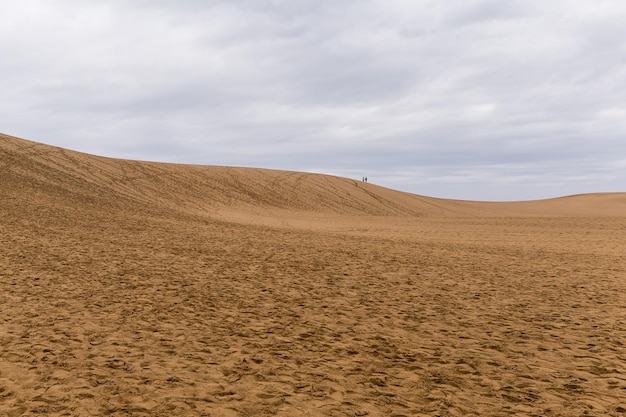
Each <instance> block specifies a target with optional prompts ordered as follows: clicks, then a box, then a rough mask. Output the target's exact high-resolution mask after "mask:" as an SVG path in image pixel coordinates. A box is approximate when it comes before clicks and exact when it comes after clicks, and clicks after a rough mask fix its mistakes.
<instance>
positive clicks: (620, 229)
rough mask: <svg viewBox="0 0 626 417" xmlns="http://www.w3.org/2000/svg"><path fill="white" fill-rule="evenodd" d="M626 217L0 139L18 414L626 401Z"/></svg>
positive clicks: (1, 260)
mask: <svg viewBox="0 0 626 417" xmlns="http://www.w3.org/2000/svg"><path fill="white" fill-rule="evenodd" d="M625 214H626V194H625V193H605V194H588V195H579V196H570V197H562V198H555V199H551V200H543V201H528V202H514V203H492V202H471V201H453V200H442V199H435V198H430V197H425V196H418V195H412V194H407V193H402V192H398V191H394V190H389V189H386V188H383V187H378V186H376V185H374V184H365V183H362V182H361V181H356V180H352V179H346V178H338V177H333V176H326V175H318V174H308V173H298V172H287V171H276V170H267V169H251V168H234V167H214V166H189V165H176V164H162V163H152V162H137V161H125V160H116V159H110V158H103V157H97V156H92V155H86V154H82V153H78V152H73V151H69V150H65V149H60V148H55V147H51V146H47V145H43V144H38V143H35V142H30V141H26V140H22V139H18V138H14V137H10V136H4V135H0V220H1V221H0V416H4V415H7V416H32V415H48V416H96V415H109V416H129V415H131V416H172V415H176V416H264V415H267V416H269V415H281V416H298V415H301V416H346V415H347V416H364V415H368V416H420V415H421V416H435V415H440V416H460V415H470V416H471V415H475V416H491V415H493V416H507V415H519V416H526V415H528V416H533V415H537V416H538V415H553V416H563V415H589V416H607V415H608V416H619V415H624V414H625V413H626V347H625V346H624V343H625V342H624V341H626V259H625V257H624V254H625V253H626V215H625Z"/></svg>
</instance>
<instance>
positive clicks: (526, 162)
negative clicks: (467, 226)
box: [0, 0, 626, 200]
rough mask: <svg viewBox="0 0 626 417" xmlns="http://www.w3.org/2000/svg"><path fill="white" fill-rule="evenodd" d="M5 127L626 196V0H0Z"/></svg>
mask: <svg viewBox="0 0 626 417" xmlns="http://www.w3.org/2000/svg"><path fill="white" fill-rule="evenodd" d="M0 11H1V13H0V131H1V132H3V133H7V134H11V135H14V136H18V137H22V138H25V139H30V140H34V141H37V142H43V143H46V144H50V145H55V146H61V147H65V148H70V149H74V150H79V151H83V152H88V153H94V154H98V155H103V156H111V157H120V158H129V159H141V160H153V161H165V162H181V163H196V164H205V165H232V166H250V167H263V168H275V169H286V170H296V171H310V172H320V173H326V174H333V175H340V176H344V177H350V178H354V179H359V180H360V179H361V178H362V177H363V176H367V177H368V178H369V180H370V182H372V183H375V184H379V185H383V186H386V187H389V188H394V189H398V190H402V191H408V192H412V193H417V194H423V195H430V196H434V197H444V198H457V199H473V200H525V199H539V198H547V197H557V196H563V195H569V194H576V193H587V192H600V191H626V24H625V23H624V22H626V1H624V0H549V1H546V0H519V1H517V0H482V1H473V0H458V1H455V0H433V1H427V0H371V1H368V0H359V1H356V0H355V1H352V0H332V1H324V0H292V1H287V0H284V1H281V0H273V1H272V0H228V1H210V0H209V1H207V0H177V1H165V0H133V1H122V0H109V1H107V0H99V1H93V0H80V1H78V0H40V1H35V0H20V1H9V0H0Z"/></svg>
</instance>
